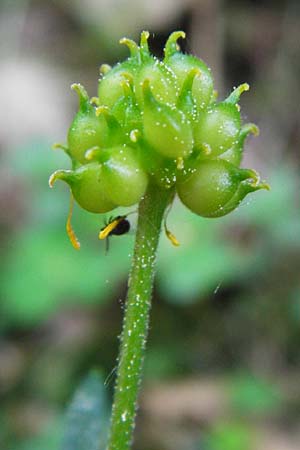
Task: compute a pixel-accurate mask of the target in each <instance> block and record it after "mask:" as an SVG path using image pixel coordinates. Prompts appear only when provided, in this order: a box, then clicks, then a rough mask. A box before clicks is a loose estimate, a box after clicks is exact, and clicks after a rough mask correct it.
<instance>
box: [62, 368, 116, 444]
mask: <svg viewBox="0 0 300 450" xmlns="http://www.w3.org/2000/svg"><path fill="white" fill-rule="evenodd" d="M109 409H110V408H109V405H108V400H107V398H106V391H105V387H104V382H103V379H102V376H101V375H100V374H99V373H97V372H96V371H93V372H91V373H90V374H89V375H88V376H87V377H86V378H85V379H84V380H83V382H82V383H81V384H80V386H79V387H78V389H77V390H76V392H75V395H74V397H73V400H72V401H71V403H70V405H69V407H68V409H67V412H66V420H65V430H64V437H63V446H62V449H63V450H102V449H103V450H104V448H105V444H106V439H107V431H108V423H109V412H110V411H109Z"/></svg>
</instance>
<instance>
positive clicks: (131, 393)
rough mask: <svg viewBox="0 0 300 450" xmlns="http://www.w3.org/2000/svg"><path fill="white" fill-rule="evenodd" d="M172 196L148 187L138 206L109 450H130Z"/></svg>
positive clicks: (169, 193)
mask: <svg viewBox="0 0 300 450" xmlns="http://www.w3.org/2000/svg"><path fill="white" fill-rule="evenodd" d="M171 195H172V193H171V192H170V191H167V190H162V189H160V188H159V187H157V186H156V185H154V184H150V185H149V187H148V190H147V192H146V194H145V196H144V197H143V199H142V200H141V202H140V205H139V213H138V214H139V215H138V226H137V232H136V241H135V249H134V255H133V260H132V267H131V273H130V276H129V281H128V293H127V299H126V309H125V316H124V323H123V331H122V336H121V347H120V355H119V364H118V372H117V382H116V387H115V396H114V404H113V409H112V418H111V429H110V438H109V443H108V447H107V448H108V450H129V449H130V447H131V443H132V437H133V430H134V424H135V416H136V409H137V397H138V391H139V386H140V383H141V371H142V365H143V359H144V351H145V344H146V338H147V333H148V323H149V312H150V307H151V295H152V288H153V280H154V272H155V260H156V250H157V245H158V241H159V235H160V230H161V223H162V219H163V215H164V211H165V209H166V207H167V205H168V202H169V200H170V198H171Z"/></svg>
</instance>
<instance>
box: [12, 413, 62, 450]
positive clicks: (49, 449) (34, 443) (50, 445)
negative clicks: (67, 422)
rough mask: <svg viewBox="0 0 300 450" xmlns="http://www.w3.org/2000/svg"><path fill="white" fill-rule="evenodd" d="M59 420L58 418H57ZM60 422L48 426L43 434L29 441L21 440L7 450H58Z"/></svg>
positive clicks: (60, 435) (60, 434)
mask: <svg viewBox="0 0 300 450" xmlns="http://www.w3.org/2000/svg"><path fill="white" fill-rule="evenodd" d="M59 419H60V417H59ZM61 431H62V430H61V420H58V419H56V421H55V423H53V424H52V425H50V426H48V427H47V429H46V430H44V432H42V433H41V434H39V435H38V436H35V437H32V438H30V439H23V440H22V442H19V443H18V444H16V445H13V446H12V447H10V448H9V450H58V449H59V446H60V443H61V437H62V433H61Z"/></svg>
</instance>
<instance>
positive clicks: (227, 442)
mask: <svg viewBox="0 0 300 450" xmlns="http://www.w3.org/2000/svg"><path fill="white" fill-rule="evenodd" d="M254 448H255V447H254V446H253V436H252V433H251V430H250V429H248V428H247V427H245V426H244V425H241V424H236V423H224V424H219V425H217V426H216V427H215V428H214V429H213V430H212V431H211V432H210V433H209V434H208V435H207V436H206V437H205V438H204V439H203V445H202V447H201V450H202V449H203V450H254Z"/></svg>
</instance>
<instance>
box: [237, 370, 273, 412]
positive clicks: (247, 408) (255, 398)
mask: <svg viewBox="0 0 300 450" xmlns="http://www.w3.org/2000/svg"><path fill="white" fill-rule="evenodd" d="M230 397H231V402H232V405H233V407H234V408H235V410H236V411H237V412H238V413H239V414H253V415H255V416H259V415H261V414H264V413H267V414H270V413H271V412H276V411H277V410H278V408H279V407H280V405H281V395H280V392H279V391H278V388H277V387H276V386H275V385H273V384H271V383H270V382H267V381H265V380H263V379H261V378H257V377H254V376H251V375H249V374H243V375H239V376H237V377H236V378H234V380H233V381H232V385H231V388H230Z"/></svg>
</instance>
